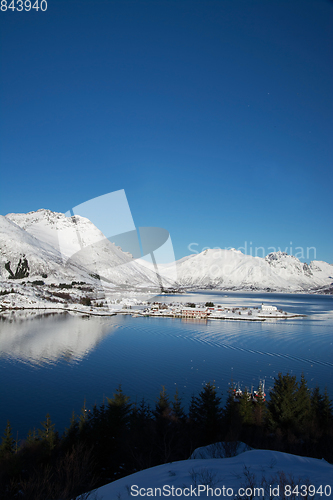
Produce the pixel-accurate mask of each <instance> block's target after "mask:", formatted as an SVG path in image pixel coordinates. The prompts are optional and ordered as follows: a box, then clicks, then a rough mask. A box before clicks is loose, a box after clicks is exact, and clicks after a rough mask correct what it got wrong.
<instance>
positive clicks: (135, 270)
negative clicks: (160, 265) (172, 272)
mask: <svg viewBox="0 0 333 500" xmlns="http://www.w3.org/2000/svg"><path fill="white" fill-rule="evenodd" d="M2 219H5V220H6V221H8V222H11V223H15V224H16V225H17V226H19V227H20V228H21V233H20V235H21V237H22V238H21V239H22V241H25V240H26V237H25V236H26V235H27V236H30V238H31V237H34V241H35V245H34V246H35V250H36V253H37V254H38V247H40V248H41V249H43V248H48V249H49V250H50V251H52V252H53V254H54V255H56V256H57V259H58V261H59V262H61V261H62V263H63V267H64V269H65V267H66V269H71V268H76V267H77V268H80V269H84V270H85V273H86V274H87V275H88V276H89V275H93V276H94V275H99V276H101V277H102V278H103V279H105V280H107V281H109V282H110V283H112V284H114V285H119V286H124V285H125V286H129V287H130V286H132V287H138V286H139V287H143V286H155V287H157V286H158V278H157V276H156V273H155V272H154V270H153V269H152V270H150V269H147V268H144V267H143V266H141V265H140V264H139V263H138V262H137V261H136V260H134V259H133V257H132V255H131V254H129V253H127V252H123V251H122V249H121V248H119V247H117V246H116V245H115V244H114V243H112V242H110V241H109V240H108V239H107V238H106V237H105V236H104V235H103V233H102V232H101V231H100V230H99V229H98V228H97V227H96V226H95V225H94V224H93V223H92V222H90V221H89V220H88V219H86V218H85V217H80V216H78V215H76V216H73V217H66V216H65V215H64V214H61V213H55V212H51V211H50V210H44V209H41V210H37V211H36V212H29V213H28V214H8V215H7V216H6V217H5V218H4V217H2ZM17 226H16V227H17ZM22 230H23V231H22ZM0 233H1V236H0V252H1V254H2V261H3V262H4V261H5V260H6V259H8V257H9V256H11V255H12V252H13V251H12V247H13V244H12V243H8V244H5V242H6V241H7V240H8V236H7V233H6V228H5V225H4V224H3V226H2V227H1V228H0ZM19 239H20V236H19V234H18V233H17V240H19ZM15 246H16V248H17V255H16V257H18V255H19V254H20V253H21V254H22V252H24V253H26V252H25V251H24V249H23V248H21V247H22V245H21V244H20V243H18V244H16V245H15ZM32 255H33V252H30V253H29V258H28V255H27V258H28V262H29V265H30V260H29V259H31V258H32ZM59 259H60V260H59ZM9 260H10V259H9ZM50 260H51V261H53V257H52V258H51V259H50ZM1 267H2V276H3V277H5V276H7V277H8V273H6V272H4V267H3V265H2V266H1ZM49 267H50V266H48V265H47V264H46V263H45V262H44V266H40V268H39V274H42V272H41V269H42V268H44V273H45V274H48V275H49V274H51V275H52V271H50V269H49ZM31 275H33V276H36V273H35V267H34V266H33V267H32V268H31ZM68 279H73V280H77V279H82V276H81V273H80V275H78V276H76V277H73V276H68ZM90 279H91V276H90Z"/></svg>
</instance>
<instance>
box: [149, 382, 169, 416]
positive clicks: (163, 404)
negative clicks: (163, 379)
mask: <svg viewBox="0 0 333 500" xmlns="http://www.w3.org/2000/svg"><path fill="white" fill-rule="evenodd" d="M153 414H154V417H155V419H158V418H159V417H164V418H169V417H170V414H171V408H170V402H169V396H168V394H167V392H166V390H165V387H164V385H163V386H162V390H161V391H160V394H159V397H158V398H157V401H156V405H155V410H154V412H153Z"/></svg>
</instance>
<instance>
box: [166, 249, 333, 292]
mask: <svg viewBox="0 0 333 500" xmlns="http://www.w3.org/2000/svg"><path fill="white" fill-rule="evenodd" d="M164 272H165V273H166V275H167V273H168V268H167V266H166V267H165V268H164ZM177 275H178V286H181V287H201V288H206V287H213V288H223V289H234V290H267V289H270V290H280V291H290V292H294V291H296V290H310V289H312V288H314V287H319V286H325V285H328V284H329V283H331V282H332V281H333V266H332V265H331V264H327V263H326V262H317V261H315V262H311V263H310V265H308V264H303V263H302V262H300V261H299V260H298V259H297V258H296V257H294V256H291V255H288V254H286V253H284V252H274V253H270V254H269V255H267V257H266V258H264V259H263V258H261V257H253V256H251V255H244V254H243V253H242V252H240V251H239V250H235V249H232V250H223V249H211V250H205V251H204V252H202V253H200V254H195V255H192V256H190V257H189V258H186V259H182V260H180V261H178V262H177Z"/></svg>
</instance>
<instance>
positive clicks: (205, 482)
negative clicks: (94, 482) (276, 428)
mask: <svg viewBox="0 0 333 500" xmlns="http://www.w3.org/2000/svg"><path fill="white" fill-rule="evenodd" d="M211 457H212V455H210V456H209V455H208V456H207V458H205V459H190V460H184V461H180V462H172V463H168V464H164V465H160V466H158V467H153V468H151V469H146V470H143V471H141V472H137V473H135V474H132V475H130V476H127V477H124V478H122V479H119V480H118V481H114V482H113V483H110V484H107V485H105V486H103V487H101V488H98V489H97V491H96V494H97V496H98V498H99V499H100V500H115V499H124V500H125V499H126V498H133V497H137V498H143V497H144V498H145V497H150V498H166V497H169V498H179V499H181V500H184V499H186V498H198V497H200V498H233V499H235V498H244V499H249V498H256V497H257V498H261V499H262V500H263V499H267V500H268V499H269V498H276V499H277V500H278V499H283V498H284V499H285V498H305V497H306V494H307V493H308V494H309V493H310V494H309V495H308V496H307V498H332V497H333V484H332V478H333V466H332V465H331V464H329V463H327V462H325V461H324V460H318V459H315V458H307V457H300V456H297V455H290V454H287V453H281V452H278V451H268V450H250V451H245V452H243V453H240V454H239V455H237V456H233V457H231V458H211ZM310 485H311V488H310ZM208 488H210V489H208ZM247 488H248V489H247ZM273 488H274V490H273ZM296 488H297V490H296ZM292 491H294V493H293V494H292ZM296 491H298V494H296ZM313 492H314V493H315V494H313ZM301 493H302V495H301ZM311 493H312V494H311Z"/></svg>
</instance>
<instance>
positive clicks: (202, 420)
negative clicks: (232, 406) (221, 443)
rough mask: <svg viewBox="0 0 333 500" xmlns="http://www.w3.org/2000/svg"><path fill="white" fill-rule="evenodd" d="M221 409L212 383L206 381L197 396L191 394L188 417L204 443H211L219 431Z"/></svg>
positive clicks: (219, 400)
mask: <svg viewBox="0 0 333 500" xmlns="http://www.w3.org/2000/svg"><path fill="white" fill-rule="evenodd" d="M222 415H223V410H222V408H221V398H220V397H219V396H218V395H217V392H216V387H215V385H214V384H211V383H210V382H208V383H207V384H206V385H205V386H204V388H203V389H202V391H201V392H200V394H199V396H193V397H192V400H191V404H190V410H189V417H190V421H191V422H193V423H194V425H195V427H196V428H197V431H198V432H199V433H200V434H201V438H202V440H203V442H204V443H205V444H210V443H213V442H214V441H215V440H217V439H218V437H219V435H220V433H221V430H222V429H221V425H222Z"/></svg>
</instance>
